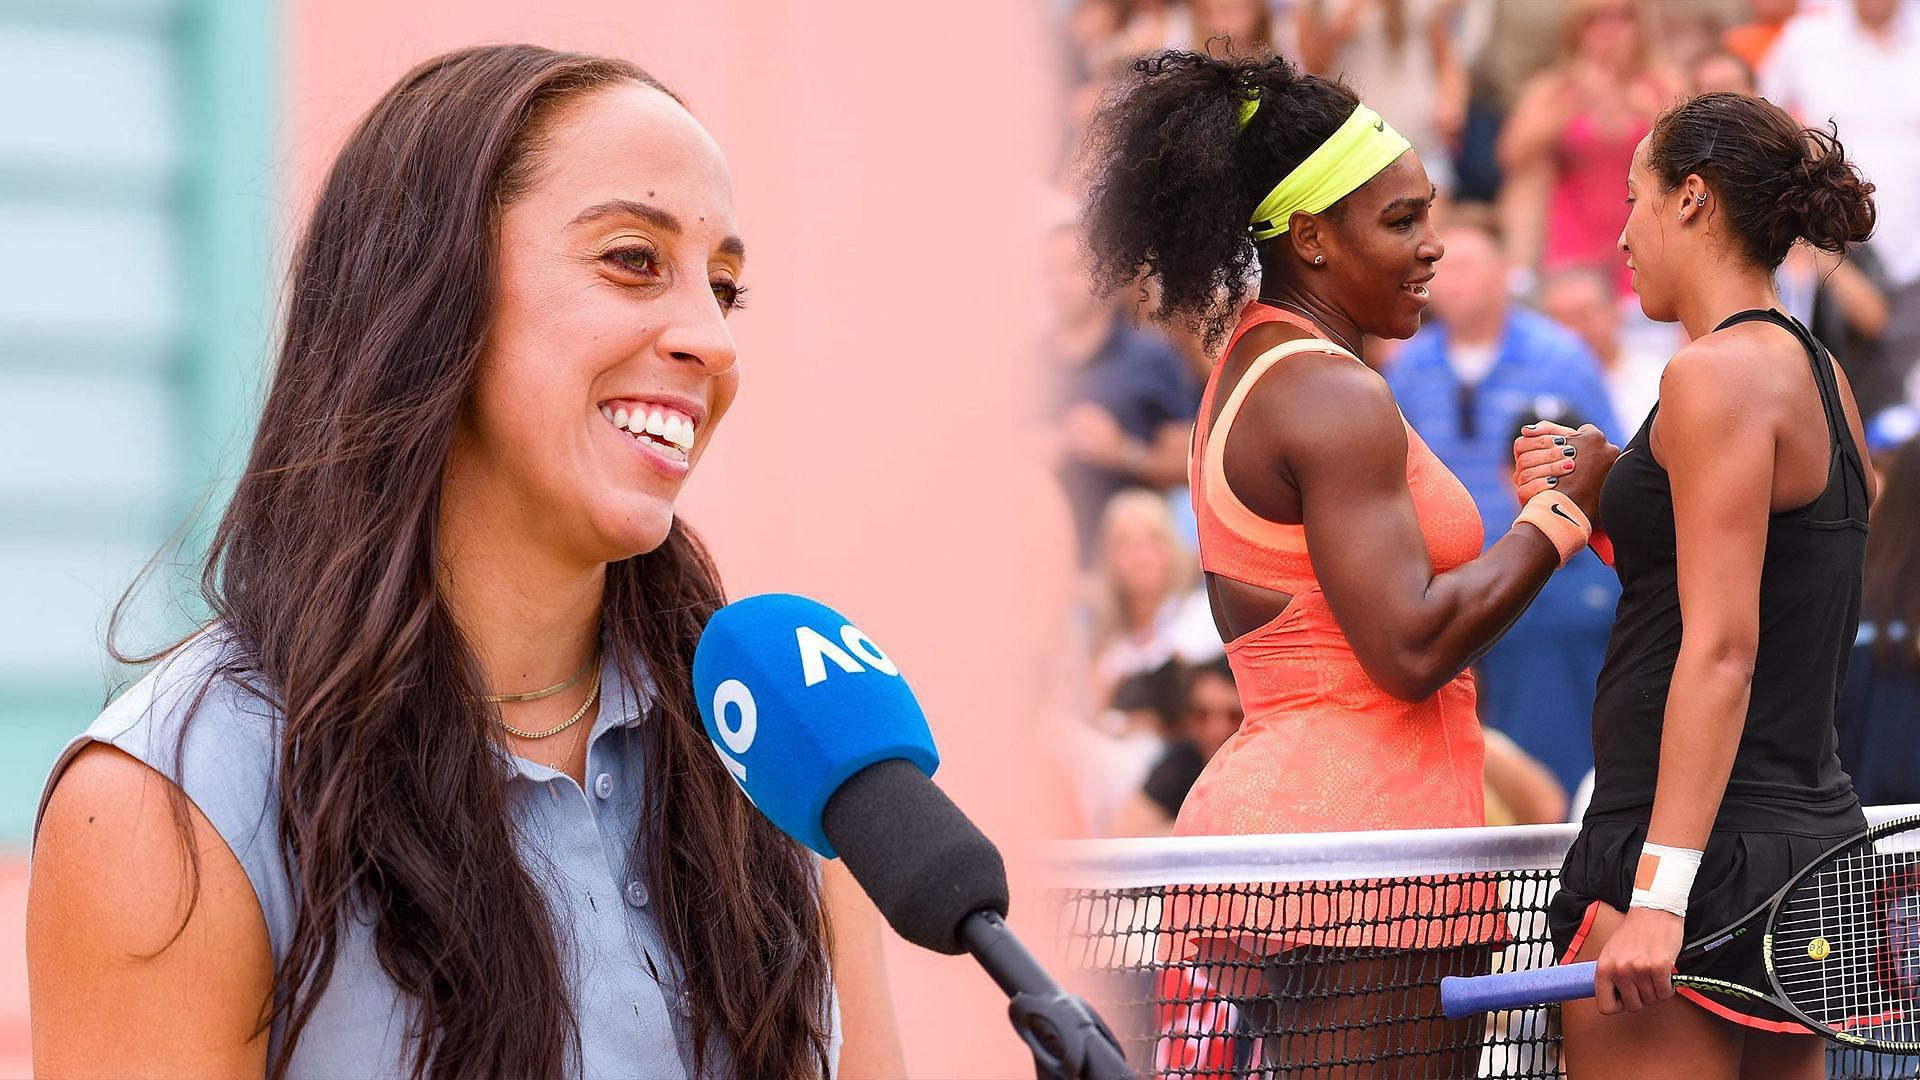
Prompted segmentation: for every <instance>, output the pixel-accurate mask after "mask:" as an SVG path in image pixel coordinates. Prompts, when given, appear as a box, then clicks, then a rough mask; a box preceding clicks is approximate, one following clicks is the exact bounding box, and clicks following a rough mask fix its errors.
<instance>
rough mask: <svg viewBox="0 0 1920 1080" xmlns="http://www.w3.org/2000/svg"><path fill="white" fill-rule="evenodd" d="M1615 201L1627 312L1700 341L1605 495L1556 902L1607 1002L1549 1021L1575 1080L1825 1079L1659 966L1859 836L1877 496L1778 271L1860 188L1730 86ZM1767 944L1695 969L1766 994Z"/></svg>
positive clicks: (1748, 1006)
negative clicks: (1588, 789) (1582, 730)
mask: <svg viewBox="0 0 1920 1080" xmlns="http://www.w3.org/2000/svg"><path fill="white" fill-rule="evenodd" d="M1627 187H1628V201H1629V203H1630V204H1631V210H1630V211H1629V217H1628V220H1627V224H1626V228H1625V230H1624V231H1623V232H1622V234H1621V238H1620V246H1621V248H1622V250H1624V251H1625V252H1626V254H1627V259H1628V265H1629V266H1630V267H1631V268H1632V269H1633V272H1634V289H1635V291H1636V292H1637V293H1638V294H1639V297H1640V303H1641V307H1642V309H1643V310H1644V311H1645V312H1646V313H1647V314H1648V315H1649V316H1650V317H1652V318H1654V319H1658V320H1662V321H1669V322H1671V321H1678V322H1680V323H1681V324H1682V325H1683V326H1684V327H1685V329H1686V331H1687V334H1688V337H1689V338H1690V339H1691V340H1690V343H1689V344H1688V345H1687V346H1686V347H1685V348H1683V349H1681V350H1680V351H1679V352H1678V353H1677V354H1676V355H1675V356H1674V357H1673V359H1672V360H1671V361H1669V362H1668V365H1667V368H1666V371H1665V374H1664V375H1663V377H1662V379H1661V387H1660V403H1659V405H1658V406H1657V407H1656V408H1655V409H1654V410H1653V413H1652V414H1651V415H1650V416H1649V417H1648V418H1647V420H1646V422H1645V423H1644V424H1642V425H1641V427H1640V430H1639V431H1638V432H1637V433H1635V435H1634V436H1633V438H1632V440H1631V441H1630V442H1629V443H1628V444H1627V448H1626V449H1625V450H1624V451H1622V452H1621V455H1620V458H1619V460H1618V462H1617V463H1616V464H1615V465H1614V467H1613V470H1612V472H1611V474H1610V475H1609V476H1608V477H1607V480H1606V484H1605V487H1604V489H1603V495H1602V498H1601V503H1600V510H1601V517H1600V521H1599V522H1598V523H1597V525H1598V527H1601V528H1604V529H1605V530H1606V531H1607V532H1608V533H1609V534H1610V535H1611V538H1612V543H1613V546H1614V554H1615V569H1616V570H1617V571H1618V572H1619V575H1620V581H1621V586H1622V594H1621V598H1620V605H1619V609H1618V612H1617V615H1616V617H1615V622H1614V628H1613V634H1612V638H1611V640H1610V642H1609V644H1608V648H1607V657H1606V661H1605V665H1604V667H1603V668H1602V670H1601V672H1600V678H1599V686H1598V692H1597V696H1596V700H1595V703H1594V709H1593V741H1594V761H1595V785H1594V793H1593V799H1592V802H1591V803H1590V805H1589V808H1588V811H1587V814H1586V818H1585V820H1584V822H1583V823H1582V827H1581V831H1580V837H1579V839H1578V840H1577V841H1576V842H1575V843H1574V846H1573V848H1572V850H1571V851H1570V852H1569V853H1568V854H1567V858H1566V863H1565V865H1564V867H1563V868H1562V870H1561V877H1560V890H1559V892H1558V894H1557V895H1556V897H1555V899H1554V901H1553V903H1552V906H1551V909H1550V914H1549V922H1550V925H1551V929H1552V932H1553V935H1554V942H1555V945H1556V947H1557V948H1558V950H1559V951H1560V953H1561V957H1562V960H1563V962H1571V961H1574V960H1598V961H1599V967H1598V978H1597V989H1598V994H1597V996H1596V997H1595V998H1594V999H1593V1000H1591V1001H1582V1002H1571V1003H1568V1004H1567V1005H1566V1006H1565V1009H1564V1012H1563V1017H1564V1025H1565V1036H1566V1042H1565V1054H1566V1064H1567V1067H1568V1072H1569V1074H1570V1075H1572V1076H1574V1077H1575V1078H1576V1080H1577V1078H1579V1077H1610V1076H1688V1077H1698V1078H1705V1077H1735V1076H1763V1075H1764V1076H1793V1077H1809V1078H1811V1077H1821V1076H1824V1075H1825V1072H1824V1064H1823V1057H1824V1055H1823V1046H1824V1043H1823V1042H1822V1040H1821V1039H1819V1038H1818V1037H1817V1036H1814V1035H1812V1034H1809V1033H1807V1031H1806V1029H1804V1028H1802V1027H1800V1026H1799V1025H1798V1024H1795V1023H1793V1022H1791V1021H1790V1020H1788V1019H1787V1018H1786V1017H1785V1016H1784V1014H1781V1013H1779V1012H1778V1011H1776V1010H1774V1009H1772V1008H1770V1007H1768V1006H1765V1005H1761V1004H1756V1003H1752V1002H1748V1001H1744V1000H1741V999H1737V998H1733V997H1727V996H1723V995H1712V994H1702V993H1697V992H1695V991H1692V990H1688V989H1682V990H1680V991H1679V993H1680V995H1682V999H1681V1000H1673V999H1674V996H1675V990H1674V987H1673V986H1672V984H1671V981H1670V979H1669V977H1668V976H1669V975H1670V974H1671V972H1672V971H1673V965H1674V961H1675V958H1676V956H1677V955H1678V953H1679V951H1680V948H1681V945H1682V943H1683V942H1690V941H1693V940H1695V939H1696V938H1698V937H1699V936H1701V935H1703V934H1706V933H1709V932H1712V931H1714V930H1717V929H1719V928H1721V927H1723V926H1725V925H1726V924H1728V923H1730V922H1732V921H1734V920H1737V919H1738V918H1740V917H1741V916H1742V915H1744V914H1746V913H1747V912H1748V911H1749V910H1750V909H1751V908H1753V907H1754V906H1755V905H1756V904H1759V903H1760V902H1761V901H1763V900H1765V899H1766V898H1767V897H1768V896H1770V895H1771V894H1772V893H1773V892H1774V891H1775V890H1776V889H1778V888H1780V887H1781V886H1782V885H1784V884H1785V883H1786V881H1787V879H1788V878H1789V877H1790V876H1791V875H1792V874H1793V872H1794V871H1795V870H1797V869H1799V868H1800V867H1802V866H1805V865H1807V864H1808V863H1810V862H1812V861H1813V860H1814V859H1815V858H1816V857H1817V856H1818V855H1819V854H1820V852H1822V851H1823V850H1825V849H1826V848H1827V847H1829V846H1831V845H1832V844H1833V843H1835V842H1837V841H1839V840H1841V839H1843V838H1845V837H1846V836H1847V835H1849V834H1851V833H1853V832H1855V831H1857V830H1859V829H1861V828H1863V827H1864V821H1863V819H1862V816H1861V811H1860V803H1859V800H1858V798H1857V797H1856V796H1855V795H1854V792H1853V786H1852V783H1851V782H1850V781H1849V780H1848V778H1847V775H1846V773H1845V772H1844V771H1843V770H1842V768H1841V762H1840V761H1839V759H1838V757H1837V756H1836V754H1835V749H1834V748H1835V737H1834V728H1833V712H1834V702H1835V699H1836V697H1837V694H1838V690H1839V686H1840V683H1841V680H1842V676H1843V674H1844V669H1845V664H1846V657H1847V653H1848V649H1849V647H1850V646H1851V644H1852V642H1853V640H1854V635H1855V631H1856V628H1857V626H1858V624H1859V619H1860V599H1861V572H1862V564H1863V560H1864V557H1865V551H1866V539H1867V508H1868V506H1869V505H1870V504H1871V501H1872V494H1873V493H1872V483H1873V481H1872V479H1871V475H1870V473H1869V471H1868V470H1867V469H1866V468H1864V466H1863V454H1862V450H1861V445H1862V443H1863V439H1862V436H1861V431H1860V421H1859V416H1858V412H1857V410H1856V408H1855V406H1854V403H1853V395H1852V391H1851V390H1850V389H1849V388H1848V386H1847V384H1846V381H1845V377H1844V376H1843V375H1842V374H1841V372H1840V369H1839V367H1838V366H1837V365H1836V364H1835V363H1834V361H1833V359H1832V357H1831V356H1830V355H1829V354H1828V353H1827V352H1826V350H1825V349H1824V348H1822V347H1821V345H1820V344H1819V343H1818V342H1817V341H1815V340H1814V339H1813V337H1812V336H1811V335H1810V334H1809V333H1808V332H1807V331H1806V329H1805V328H1804V327H1802V326H1800V325H1799V323H1797V322H1795V321H1794V320H1793V319H1792V318H1790V317H1789V316H1787V315H1785V314H1783V313H1782V312H1781V311H1780V310H1779V298H1778V296H1777V295H1776V293H1775V291H1774V287H1773V282H1772V272H1773V270H1774V268H1776V267H1778V266H1779V265H1780V262H1781V260H1782V259H1783V258H1784V257H1785V256H1786V254H1787V251H1788V249H1789V248H1790V247H1791V246H1792V245H1793V244H1794V243H1796V242H1800V241H1806V242H1809V243H1812V244H1813V245H1815V246H1816V247H1819V248H1822V249H1825V250H1828V251H1837V252H1838V251H1844V250H1845V249H1846V246H1847V245H1848V244H1849V243H1850V242H1855V241H1859V240H1863V239H1865V238H1866V237H1867V235H1868V234H1869V233H1870V232H1871V231H1872V227H1873V218H1874V212H1873V204H1872V200H1871V194H1872V191H1873V188H1872V185H1870V184H1867V183H1866V182H1864V181H1863V180H1862V179H1861V178H1860V176H1859V174H1858V173H1857V172H1856V171H1855V170H1854V168H1853V167H1852V166H1851V165H1850V164H1848V163H1847V161H1846V159H1845V156H1844V153H1843V150H1842V148H1841V146H1840V145H1839V143H1838V142H1837V141H1836V140H1835V139H1834V138H1833V137H1832V136H1831V135H1830V134H1828V133H1825V132H1818V131H1813V130H1809V129H1804V128H1802V127H1800V125H1799V124H1797V123H1796V122H1794V121H1793V120H1792V119H1791V118H1790V117H1789V116H1788V115H1787V114H1786V113H1784V112H1782V111H1781V110H1780V109H1778V108H1776V107H1774V106H1773V105H1771V104H1768V103H1766V102H1764V101H1761V100H1759V99H1757V98H1750V97H1744V96H1741V95H1736V94H1707V95H1703V96H1701V97H1697V98H1694V99H1692V100H1690V101H1687V102H1685V103H1684V104H1681V105H1679V106H1677V107H1675V108H1673V109H1672V110H1670V111H1668V112H1667V113H1666V114H1665V115H1663V116H1662V117H1661V118H1660V119H1659V120H1658V121H1657V122H1656V123H1655V125H1654V128H1653V131H1652V133H1651V134H1650V135H1649V136H1648V137H1647V138H1646V139H1645V140H1644V141H1642V142H1641V144H1640V146H1639V148H1638V149H1637V150H1636V152H1635V155H1634V161H1633V166H1632V170H1631V172H1630V173H1629V175H1628V178H1627ZM1555 434H1556V432H1555V431H1553V430H1545V431H1542V432H1540V433H1538V434H1535V435H1532V436H1524V437H1523V438H1522V439H1521V440H1519V441H1518V442H1517V443H1516V444H1515V452H1516V455H1517V458H1518V464H1519V466H1520V469H1521V471H1520V478H1521V479H1522V481H1523V482H1529V483H1530V484H1531V485H1539V484H1544V483H1545V482H1546V480H1545V479H1544V477H1545V476H1548V475H1551V471H1552V470H1553V469H1554V468H1555V467H1556V464H1555V463H1554V462H1553V460H1552V459H1553V458H1554V457H1555V456H1556V455H1558V454H1559V453H1560V450H1559V448H1558V447H1556V446H1554V445H1553V444H1552V438H1553V436H1554V435H1555ZM1557 467H1558V468H1560V469H1564V468H1565V466H1564V464H1559V465H1557ZM1529 493H1530V488H1525V487H1523V490H1522V493H1521V497H1522V498H1523V499H1524V498H1526V497H1527V495H1528V494H1529ZM1759 936H1760V935H1759V934H1757V933H1756V934H1753V935H1752V936H1751V937H1750V938H1743V939H1740V940H1737V941H1736V942H1735V943H1734V944H1731V945H1728V946H1726V947H1724V948H1722V949H1719V950H1716V951H1715V952H1712V953H1710V954H1708V956H1707V958H1704V959H1703V960H1702V961H1701V964H1700V966H1699V967H1697V968H1692V967H1690V968H1689V969H1688V973H1689V974H1700V975H1709V976H1716V977H1720V978H1724V979H1727V980H1728V981H1732V982H1740V983H1747V984H1749V985H1755V986H1761V987H1764V986H1765V985H1766V982H1765V975H1764V971H1763V968H1762V961H1761V955H1760V948H1761V946H1760V942H1759V941H1758V940H1757V939H1758V938H1759Z"/></svg>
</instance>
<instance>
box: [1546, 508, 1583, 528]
mask: <svg viewBox="0 0 1920 1080" xmlns="http://www.w3.org/2000/svg"><path fill="white" fill-rule="evenodd" d="M1547 510H1548V511H1549V512H1551V513H1552V514H1553V516H1555V517H1557V518H1561V519H1563V520H1564V521H1566V523H1567V524H1569V525H1571V526H1573V527H1574V528H1576V529H1577V528H1579V527H1580V523H1579V522H1577V521H1575V520H1573V519H1572V518H1571V517H1568V516H1567V512H1566V511H1565V510H1562V509H1561V508H1560V504H1559V503H1554V504H1553V505H1552V506H1549V507H1547Z"/></svg>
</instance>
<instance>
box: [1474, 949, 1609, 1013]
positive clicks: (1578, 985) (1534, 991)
mask: <svg viewBox="0 0 1920 1080" xmlns="http://www.w3.org/2000/svg"><path fill="white" fill-rule="evenodd" d="M1598 966H1599V965H1598V964H1596V963H1595V962H1594V961H1592V960H1589V961H1587V962H1585V963H1582V964H1565V965H1562V966H1560V967H1547V968H1530V969H1528V970H1526V971H1505V972H1501V973H1500V974H1498V975H1476V976H1473V977H1471V978H1463V977H1461V976H1458V975H1449V976H1447V977H1446V978H1444V979H1441V980H1440V1011H1441V1012H1443V1013H1445V1014H1446V1015H1447V1019H1449V1020H1458V1019H1460V1018H1461V1017H1463V1016H1472V1015H1473V1014H1474V1013H1483V1012H1494V1011H1496V1010H1499V1009H1515V1008H1522V1007H1524V1006H1528V1005H1544V1004H1546V1003H1547V1002H1550V1001H1572V1000H1574V999H1575V998H1587V997H1592V996H1593V972H1594V969H1595V968H1596V967H1598Z"/></svg>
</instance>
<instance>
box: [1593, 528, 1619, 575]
mask: <svg viewBox="0 0 1920 1080" xmlns="http://www.w3.org/2000/svg"><path fill="white" fill-rule="evenodd" d="M1587 546H1588V547H1590V548H1592V549H1593V553H1594V554H1595V555H1598V556H1599V557H1600V561H1601V562H1603V563H1606V564H1607V565H1608V566H1612V565H1613V537H1611V536H1608V535H1607V530H1605V529H1595V530H1593V535H1592V536H1589V537H1587Z"/></svg>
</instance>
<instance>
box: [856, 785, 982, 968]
mask: <svg viewBox="0 0 1920 1080" xmlns="http://www.w3.org/2000/svg"><path fill="white" fill-rule="evenodd" d="M821 821H822V825H823V826H824V829H825V832H826V834H827V838H828V839H829V840H831V841H832V842H833V846H834V847H835V848H836V849H838V850H839V852H840V859H841V861H842V862H844V863H845V864H846V867H847V871H848V872H849V873H851V874H852V875H853V878H854V880H855V881H857V882H859V883H860V887H861V888H862V889H865V890H866V893H867V896H868V897H869V898H871V899H872V900H873V903H874V906H875V907H878V908H879V909H880V914H882V915H884V916H886V919H887V922H888V923H889V924H890V925H892V927H893V929H894V932H895V933H897V934H899V935H900V936H901V937H903V938H906V939H907V940H908V941H911V942H913V943H914V944H915V945H918V946H920V947H921V948H924V949H932V950H933V951H935V952H943V953H951V954H959V953H963V952H965V951H967V949H966V945H965V944H964V943H962V942H961V940H960V937H959V929H960V924H961V922H962V921H963V920H965V919H966V917H967V916H969V915H971V914H973V913H974V912H976V911H982V910H987V911H994V912H997V913H999V914H1001V915H1005V914H1006V913H1007V868H1006V864H1005V863H1003V862H1002V861H1001V859H1000V850H999V849H998V848H996V847H994V846H993V841H991V840H988V839H987V838H986V836H985V835H984V834H982V833H981V832H980V830H979V829H978V828H976V827H975V826H974V824H973V822H971V821H969V820H967V815H966V814H964V813H961V811H960V808H959V807H957V806H955V805H953V800H951V799H949V798H947V796H946V793H945V792H943V791H941V790H940V789H939V788H937V787H935V786H934V783H933V781H932V780H929V779H928V778H927V776H926V774H925V773H923V772H921V771H920V769H919V767H918V766H916V765H914V764H913V763H911V762H909V761H905V760H903V759H901V758H892V759H889V760H887V761H882V762H878V763H876V764H873V765H869V766H867V767H866V768H865V769H862V770H860V771H859V772H857V773H855V774H854V775H853V777H852V779H850V780H848V781H847V782H846V783H845V784H842V785H841V786H840V790H838V791H836V792H834V793H833V797H832V798H830V799H828V800H827V808H826V811H825V813H824V814H822V816H821Z"/></svg>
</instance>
